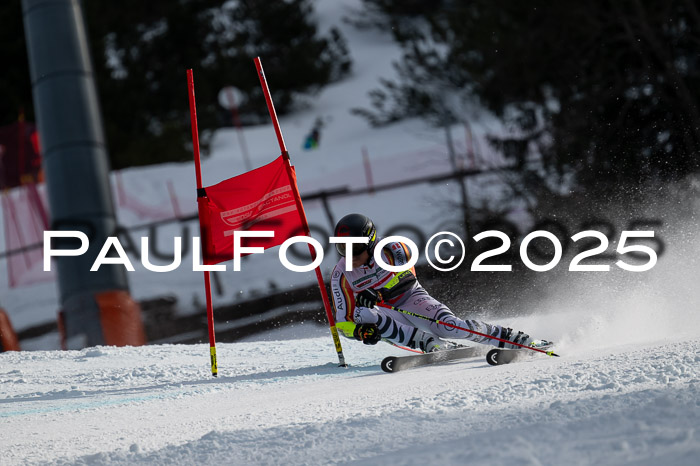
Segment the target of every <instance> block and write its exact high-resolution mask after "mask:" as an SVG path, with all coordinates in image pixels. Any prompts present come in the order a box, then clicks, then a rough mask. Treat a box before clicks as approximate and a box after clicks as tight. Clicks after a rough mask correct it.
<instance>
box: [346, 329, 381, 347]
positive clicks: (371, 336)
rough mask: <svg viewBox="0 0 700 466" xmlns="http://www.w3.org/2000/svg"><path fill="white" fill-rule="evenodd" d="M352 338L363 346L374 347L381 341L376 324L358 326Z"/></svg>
mask: <svg viewBox="0 0 700 466" xmlns="http://www.w3.org/2000/svg"><path fill="white" fill-rule="evenodd" d="M353 336H354V337H355V339H356V340H359V341H361V342H362V343H364V344H365V345H376V344H377V343H379V340H381V339H382V335H381V333H379V327H377V325H376V324H360V325H358V326H357V327H355V330H354V331H353Z"/></svg>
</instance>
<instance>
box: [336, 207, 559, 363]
mask: <svg viewBox="0 0 700 466" xmlns="http://www.w3.org/2000/svg"><path fill="white" fill-rule="evenodd" d="M335 236H340V237H342V236H354V237H364V238H368V239H369V242H368V244H366V245H365V244H353V245H352V257H348V256H347V255H346V247H345V244H343V243H338V244H336V247H337V249H338V253H339V254H340V255H341V256H342V257H341V259H340V261H339V262H338V264H337V265H336V266H335V268H334V269H333V274H332V275H331V292H332V295H333V304H334V307H335V314H336V325H337V327H338V329H340V330H341V331H342V332H343V333H344V334H345V335H346V336H348V337H350V336H352V337H354V338H355V339H357V340H359V341H362V342H363V343H365V344H367V345H375V344H377V343H378V342H379V341H380V340H381V339H385V340H387V341H389V342H391V343H393V344H395V345H399V346H405V347H409V348H412V349H418V350H421V351H423V352H425V353H431V352H433V351H440V350H443V349H449V348H450V347H455V346H457V345H455V344H454V343H451V342H446V341H443V340H442V338H450V339H466V340H470V341H473V342H475V343H484V344H491V345H494V346H498V347H501V348H520V347H519V346H515V345H512V344H508V343H504V342H500V341H498V340H495V339H492V338H486V337H482V336H479V335H475V334H473V333H469V332H465V331H463V330H458V329H455V328H453V327H449V326H446V325H443V324H438V323H437V322H431V321H429V320H425V319H421V318H419V317H414V316H410V315H407V314H403V313H400V312H397V311H395V310H392V309H386V308H385V307H381V306H377V303H382V302H384V303H387V304H388V305H391V306H395V307H397V308H399V309H403V310H406V311H408V312H412V313H415V314H420V315H422V316H425V317H428V318H430V319H433V320H440V321H442V322H446V323H449V324H452V325H455V326H457V327H462V328H466V329H469V330H473V331H476V332H479V333H483V334H486V335H491V336H493V337H497V338H501V339H503V340H507V341H509V342H512V343H517V344H521V345H526V346H532V347H535V348H542V347H546V346H549V345H551V343H550V342H547V341H544V340H533V339H531V338H530V336H529V335H527V334H526V333H523V332H514V331H513V330H511V329H510V328H507V327H502V326H500V325H493V324H487V323H484V322H480V321H476V320H462V319H460V318H458V317H457V316H455V315H454V314H453V313H452V311H451V310H450V309H449V308H448V307H447V306H445V305H444V304H442V303H441V302H439V301H438V300H437V299H435V298H433V297H432V296H430V295H429V294H428V292H427V291H426V290H425V289H424V288H423V287H422V286H421V285H420V283H419V282H418V280H417V278H416V275H415V271H414V270H413V269H409V270H405V271H403V272H398V273H395V272H390V271H388V270H385V269H383V268H382V267H380V266H379V265H378V264H377V263H376V262H375V260H374V257H373V256H374V247H375V245H376V244H377V232H376V229H375V227H374V223H373V222H372V221H371V220H370V219H369V218H367V217H365V216H364V215H361V214H350V215H346V216H345V217H343V218H342V219H340V221H339V222H338V223H337V225H336V227H335ZM381 253H382V255H383V258H384V261H385V262H386V263H387V264H389V265H392V266H401V265H404V264H407V263H408V261H409V260H410V252H409V249H408V248H407V247H406V246H405V245H404V244H403V243H397V242H393V243H388V244H387V245H386V246H384V248H383V249H382V252H381ZM347 261H352V270H351V271H346V270H345V268H346V265H345V264H346V262H347Z"/></svg>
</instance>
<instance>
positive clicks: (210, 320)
mask: <svg viewBox="0 0 700 466" xmlns="http://www.w3.org/2000/svg"><path fill="white" fill-rule="evenodd" d="M187 90H188V94H189V99H190V123H191V125H192V146H193V147H194V170H195V176H196V177H197V209H198V214H199V215H198V216H199V234H200V237H203V236H204V231H205V229H204V228H203V225H202V214H203V213H204V212H205V210H206V202H207V197H206V196H205V195H202V194H201V193H202V167H201V166H200V165H201V162H200V156H199V132H198V130H197V108H196V106H195V101H194V77H193V76H192V70H191V69H190V70H187ZM200 244H202V245H203V244H204V241H200ZM202 248H204V246H202ZM203 256H204V255H203ZM204 289H205V290H204V291H205V294H206V298H207V326H208V327H209V355H210V360H211V375H213V376H214V377H216V376H217V375H218V373H219V369H218V367H217V365H216V335H215V334H214V306H213V304H212V299H211V277H210V273H209V271H208V270H205V271H204Z"/></svg>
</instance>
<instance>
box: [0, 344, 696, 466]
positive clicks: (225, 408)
mask: <svg viewBox="0 0 700 466" xmlns="http://www.w3.org/2000/svg"><path fill="white" fill-rule="evenodd" d="M328 340H330V339H328V338H318V339H307V340H294V341H283V342H261V343H254V344H245V343H239V344H229V345H221V348H220V353H221V355H220V359H221V367H220V370H221V377H219V378H218V379H212V378H211V377H209V376H208V375H207V369H208V366H207V359H206V357H207V352H206V348H205V346H203V345H195V346H177V345H163V346H149V347H143V348H111V347H104V348H91V349H86V350H82V351H69V352H30V353H5V354H2V355H0V386H1V387H2V392H1V393H0V423H1V424H0V425H2V428H1V430H0V458H2V460H1V461H0V463H2V464H3V465H14V464H27V463H29V464H36V463H44V462H50V463H58V464H63V463H71V464H108V463H109V464H202V463H205V462H212V463H219V464H328V463H348V462H354V461H357V462H366V461H368V460H369V461H370V462H371V463H375V464H377V463H392V464H435V463H436V462H442V463H443V464H464V463H466V462H469V463H472V462H476V461H483V462H485V463H486V464H505V463H506V462H512V461H516V462H517V464H533V465H534V464H552V465H555V464H593V463H600V464H628V463H634V464H650V465H651V464H658V462H660V461H663V462H664V464H674V465H677V464H681V465H683V464H688V465H690V464H697V461H696V460H697V458H698V457H699V455H700V438H699V435H700V434H698V432H700V351H699V350H700V340H684V341H681V342H676V343H668V342H665V343H658V344H646V345H644V346H640V345H634V346H632V345H629V346H622V347H616V348H606V349H592V350H585V351H573V349H570V350H569V351H566V352H565V351H564V350H562V353H563V354H564V356H562V357H561V358H556V359H555V358H544V357H543V358H540V359H534V360H532V361H527V362H522V363H514V364H510V365H506V366H497V367H490V366H488V365H487V364H486V363H485V362H484V361H483V360H482V359H472V360H468V361H464V362H459V363H453V364H446V365H443V366H434V367H425V368H421V369H416V370H413V371H406V372H399V373H397V374H392V375H388V374H384V373H382V372H381V370H380V368H379V361H380V360H381V358H382V357H383V356H386V355H389V354H400V353H397V352H396V351H397V350H396V349H393V348H391V347H388V345H387V347H386V348H384V347H380V346H378V347H373V348H367V347H364V346H363V345H347V346H348V349H347V357H348V359H349V360H350V362H351V363H352V367H351V368H350V369H347V370H344V369H340V368H337V367H335V364H333V363H331V362H329V361H331V360H332V357H333V355H334V353H333V349H332V347H331V345H330V341H328Z"/></svg>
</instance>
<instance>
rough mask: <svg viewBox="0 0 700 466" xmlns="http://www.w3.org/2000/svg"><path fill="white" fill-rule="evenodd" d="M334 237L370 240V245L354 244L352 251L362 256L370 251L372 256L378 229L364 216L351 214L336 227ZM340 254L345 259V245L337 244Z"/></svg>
mask: <svg viewBox="0 0 700 466" xmlns="http://www.w3.org/2000/svg"><path fill="white" fill-rule="evenodd" d="M333 236H358V237H363V238H368V239H369V243H367V244H366V245H364V244H354V245H353V247H352V250H353V252H354V255H358V254H361V253H362V252H364V251H366V250H367V251H369V253H370V254H372V251H373V250H374V245H375V244H376V243H377V229H376V228H374V223H373V222H372V220H370V219H369V218H368V217H366V216H364V215H362V214H349V215H346V216H345V217H343V218H341V219H340V221H339V222H338V223H336V225H335V232H334V234H333ZM335 247H336V249H337V250H338V254H340V255H341V256H343V257H345V245H344V244H342V243H335Z"/></svg>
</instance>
